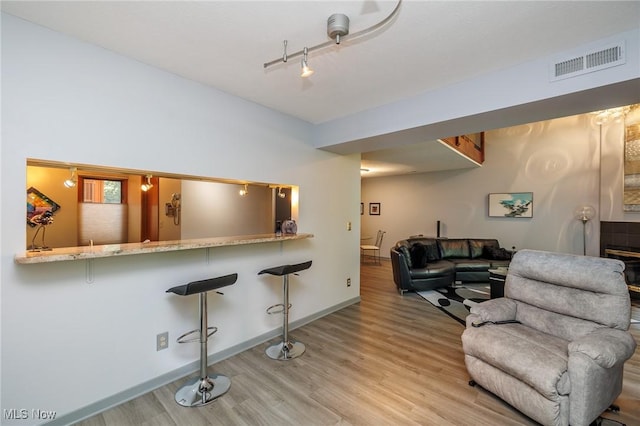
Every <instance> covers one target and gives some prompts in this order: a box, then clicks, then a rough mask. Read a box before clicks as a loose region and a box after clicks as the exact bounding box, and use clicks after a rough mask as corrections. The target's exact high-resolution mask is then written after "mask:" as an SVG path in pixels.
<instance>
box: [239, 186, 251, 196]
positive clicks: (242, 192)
mask: <svg viewBox="0 0 640 426" xmlns="http://www.w3.org/2000/svg"><path fill="white" fill-rule="evenodd" d="M239 194H240V196H241V197H244V196H245V195H248V194H249V186H248V185H247V184H246V183H245V184H244V187H243V188H242V189H241V190H240V191H239Z"/></svg>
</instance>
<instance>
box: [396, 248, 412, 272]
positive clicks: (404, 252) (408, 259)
mask: <svg viewBox="0 0 640 426" xmlns="http://www.w3.org/2000/svg"><path fill="white" fill-rule="evenodd" d="M396 249H397V250H398V252H399V253H400V254H402V256H404V260H405V262H407V268H409V269H411V268H413V264H412V263H411V253H410V252H409V247H407V246H405V245H397V246H396Z"/></svg>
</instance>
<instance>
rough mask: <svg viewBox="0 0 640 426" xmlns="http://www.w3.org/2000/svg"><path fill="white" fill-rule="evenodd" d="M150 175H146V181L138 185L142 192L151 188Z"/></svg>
mask: <svg viewBox="0 0 640 426" xmlns="http://www.w3.org/2000/svg"><path fill="white" fill-rule="evenodd" d="M152 177H153V176H152V175H146V176H145V178H146V179H147V182H146V183H143V184H142V185H140V189H142V190H143V191H144V192H147V191H148V190H150V189H151V188H153V184H152V183H151V178H152Z"/></svg>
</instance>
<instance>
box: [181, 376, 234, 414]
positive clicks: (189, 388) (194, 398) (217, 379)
mask: <svg viewBox="0 0 640 426" xmlns="http://www.w3.org/2000/svg"><path fill="white" fill-rule="evenodd" d="M230 387H231V379H229V378H228V377H227V376H224V375H222V374H214V375H212V376H207V377H205V378H204V379H201V378H198V377H194V378H193V379H191V380H189V381H188V382H187V383H185V384H184V385H183V386H182V387H181V388H180V389H178V391H177V392H176V402H177V403H178V404H180V405H182V406H183V407H202V406H203V405H207V404H209V403H211V402H213V401H215V400H216V398H218V397H220V396H222V395H224V394H225V393H227V391H228V390H229V388H230Z"/></svg>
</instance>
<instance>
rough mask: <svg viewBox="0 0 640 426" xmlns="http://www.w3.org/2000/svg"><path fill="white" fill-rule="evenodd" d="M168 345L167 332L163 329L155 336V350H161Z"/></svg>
mask: <svg viewBox="0 0 640 426" xmlns="http://www.w3.org/2000/svg"><path fill="white" fill-rule="evenodd" d="M168 347H169V332H168V331H165V332H164V333H160V334H158V335H157V336H156V351H161V350H163V349H167V348H168Z"/></svg>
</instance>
